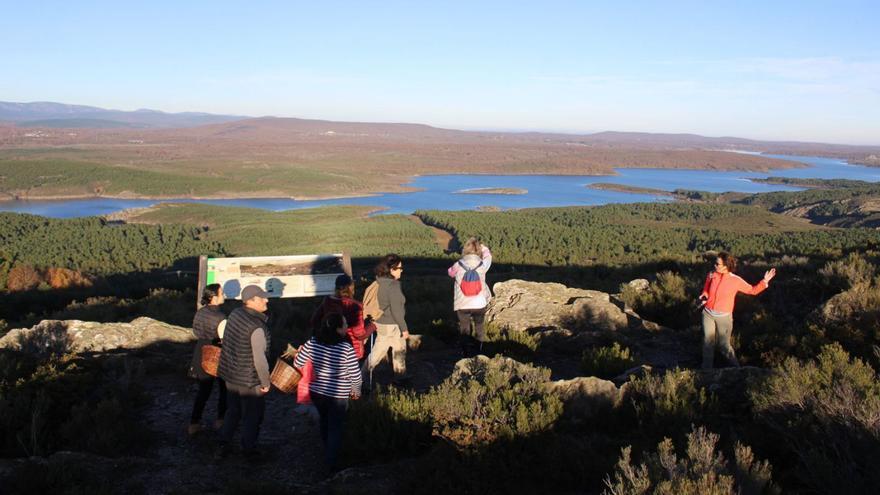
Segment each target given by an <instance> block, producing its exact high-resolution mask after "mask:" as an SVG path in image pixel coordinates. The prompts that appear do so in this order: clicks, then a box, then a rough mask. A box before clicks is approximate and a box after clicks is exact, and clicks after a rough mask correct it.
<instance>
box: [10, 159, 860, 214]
mask: <svg viewBox="0 0 880 495" xmlns="http://www.w3.org/2000/svg"><path fill="white" fill-rule="evenodd" d="M727 152H730V151H727ZM776 160H777V161H779V162H780V164H781V165H783V166H781V167H774V168H769V169H766V170H748V171H752V172H759V173H768V174H769V173H771V171H772V170H785V169H791V168H809V167H810V165H809V164H807V163H804V162H797V161H794V160H790V159H779V158H776ZM847 163H849V162H847ZM858 166H864V165H858ZM617 169H627V170H629V169H650V170H670V171H672V170H679V171H681V170H692V171H702V170H717V169H714V168H698V167H615V168H614V169H613V170H612V171H611V173H595V174H585V173H550V174H548V173H541V172H538V171H535V172H519V173H505V174H498V173H481V172H477V173H461V174H455V173H453V174H450V173H421V174H412V175H409V176H407V177H406V178H404V181H403V182H401V183H400V184H399V185H394V186H393V187H390V188H388V189H389V190H385V191H371V192H363V193H353V194H329V195H316V196H309V195H292V196H285V195H260V194H251V193H232V194H210V195H198V196H196V195H192V196H186V195H180V196H179V195H139V194H133V193H131V192H130V191H125V192H123V193H120V194H98V195H96V194H51V195H45V196H39V195H38V196H32V195H28V196H26V197H23V198H22V197H19V198H15V197H14V194H12V193H9V192H3V193H0V204H9V203H23V204H26V203H43V202H45V203H52V202H64V201H77V200H100V199H108V200H132V201H155V202H157V203H158V202H174V201H181V202H189V201H223V200H292V201H328V200H337V199H353V198H370V197H380V196H383V195H386V194H407V193H413V192H419V191H423V190H424V188H421V187H413V186H411V185H408V184H412V183H413V182H414V181H415V179H417V178H419V177H434V176H444V175H461V176H491V175H499V176H519V177H528V176H550V177H578V176H582V177H613V176H617V175H620V173H619V172H618V171H617ZM736 170H743V171H746V170H745V169H738V168H731V169H724V171H736ZM594 184H610V185H604V186H598V187H593V184H590V185H588V186H587V187H591V188H594V189H599V190H601V189H605V190H612V191H617V192H624V193H633V194H655V195H668V196H674V193H672V192H669V191H662V190H657V191H653V190H651V188H645V189H646V190H644V191H639V190H627V189H626V186H616V185H613V184H611V183H594ZM480 189H481V188H477V189H463V190H460V191H455V192H454V193H456V194H499V195H520V194H527V190H524V191H526V192H516V193H507V192H484V191H481V190H480ZM482 189H505V188H482ZM513 189H520V188H513Z"/></svg>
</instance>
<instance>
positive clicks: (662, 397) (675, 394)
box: [626, 369, 711, 433]
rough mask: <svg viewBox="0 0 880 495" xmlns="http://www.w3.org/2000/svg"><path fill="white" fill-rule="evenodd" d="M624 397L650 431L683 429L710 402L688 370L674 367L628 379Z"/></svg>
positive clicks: (644, 428) (691, 372) (644, 429)
mask: <svg viewBox="0 0 880 495" xmlns="http://www.w3.org/2000/svg"><path fill="white" fill-rule="evenodd" d="M626 397H627V398H628V399H629V403H630V404H631V405H632V412H633V413H634V415H635V419H636V421H637V423H638V425H639V426H640V427H641V428H642V429H643V431H645V432H649V433H656V432H660V431H664V432H668V431H670V430H672V431H679V430H680V431H684V430H686V429H687V426H688V425H690V424H692V423H693V422H695V421H696V420H699V419H701V416H702V415H703V414H704V413H706V412H708V410H709V407H710V406H711V403H710V401H709V399H708V398H707V396H706V392H705V390H704V389H702V388H699V387H697V384H696V377H695V374H694V372H693V371H690V370H679V369H674V370H670V371H667V372H666V373H664V374H663V375H662V376H657V375H655V374H652V373H647V374H645V376H643V377H641V378H636V379H634V380H632V381H631V382H629V385H628V387H627V389H626Z"/></svg>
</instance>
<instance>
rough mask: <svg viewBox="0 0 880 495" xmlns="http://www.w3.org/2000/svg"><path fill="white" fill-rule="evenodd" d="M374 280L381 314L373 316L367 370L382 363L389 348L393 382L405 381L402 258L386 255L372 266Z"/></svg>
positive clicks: (407, 329)
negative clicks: (372, 330) (401, 284)
mask: <svg viewBox="0 0 880 495" xmlns="http://www.w3.org/2000/svg"><path fill="white" fill-rule="evenodd" d="M375 273H376V282H377V283H378V284H379V290H378V294H377V299H378V303H379V308H380V309H381V310H382V316H380V317H379V318H378V319H376V321H375V323H376V342H375V343H374V345H373V348H372V350H371V351H370V357H369V358H368V360H367V370H366V371H368V372H372V370H373V369H374V368H375V367H376V366H377V365H378V364H379V363H381V362H382V360H383V359H384V358H385V356H386V355H387V354H388V350H389V349H391V367H392V368H393V369H394V381H395V382H396V383H402V382H405V381H406V378H407V377H406V339H408V338H409V326H408V325H407V324H406V297H405V296H404V295H403V291H402V290H401V288H400V277H401V276H402V275H403V260H402V259H401V258H400V256H398V255H396V254H388V255H386V256H385V257H383V258H382V260H381V261H379V264H378V265H376V270H375Z"/></svg>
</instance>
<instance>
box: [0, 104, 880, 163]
mask: <svg viewBox="0 0 880 495" xmlns="http://www.w3.org/2000/svg"><path fill="white" fill-rule="evenodd" d="M2 122H7V123H12V124H13V125H14V126H16V127H19V128H21V127H39V128H44V129H53V128H54V129H61V128H66V129H69V128H78V129H95V131H94V132H102V131H101V130H106V131H103V132H134V133H138V132H142V131H148V132H152V133H154V134H153V135H152V136H151V137H152V138H159V137H160V136H162V135H163V134H166V133H164V132H163V129H180V128H188V130H187V131H186V132H181V131H174V132H173V134H168V135H167V137H169V138H171V137H173V138H174V139H184V140H185V139H187V138H190V139H206V140H212V139H226V140H233V141H239V142H251V143H255V142H262V143H265V142H271V143H276V144H278V143H288V144H304V143H310V144H313V145H316V146H319V147H326V145H328V144H331V143H343V142H347V143H348V144H349V145H352V144H353V145H357V146H361V145H369V144H371V143H372V144H382V145H388V144H391V143H396V144H403V143H410V144H412V143H417V144H420V145H432V144H435V145H436V144H438V143H457V144H470V145H473V146H478V147H481V148H485V147H487V146H488V147H498V146H501V147H504V146H509V147H517V146H522V145H526V146H531V147H534V146H561V147H564V148H569V151H571V149H572V148H584V149H590V150H592V151H593V152H594V153H595V152H599V150H607V151H610V152H616V151H622V150H655V151H682V150H705V151H718V150H725V151H740V152H763V153H771V154H773V153H777V154H790V155H816V156H827V157H835V158H842V159H847V160H850V161H852V162H853V163H862V164H866V165H873V166H880V146H853V145H840V144H828V143H809V142H794V141H759V140H753V139H743V138H737V137H706V136H700V135H697V134H663V133H646V132H615V131H606V132H598V133H593V134H561V133H548V132H493V131H462V130H456V129H443V128H438V127H432V126H429V125H424V124H408V123H378V122H334V121H327V120H311V119H298V118H276V117H261V118H252V117H245V116H237V115H215V114H209V113H198V112H182V113H166V112H161V111H158V110H147V109H141V110H135V111H122V110H107V109H103V108H98V107H90V106H83V105H67V104H63V103H53V102H34V103H11V102H0V123H2ZM155 133H158V134H155ZM142 138H143V136H141V135H140V134H136V135H133V136H128V137H127V139H134V140H138V139H142ZM328 139H331V140H332V141H327V140H328ZM556 149H557V150H558V149H559V148H556Z"/></svg>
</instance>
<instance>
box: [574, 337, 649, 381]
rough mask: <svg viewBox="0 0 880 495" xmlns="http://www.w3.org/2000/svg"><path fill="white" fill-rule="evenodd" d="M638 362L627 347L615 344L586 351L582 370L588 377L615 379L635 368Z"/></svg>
mask: <svg viewBox="0 0 880 495" xmlns="http://www.w3.org/2000/svg"><path fill="white" fill-rule="evenodd" d="M635 364H636V361H635V359H633V357H632V353H631V352H630V350H629V349H628V348H626V347H621V346H620V344H618V343H617V342H615V343H614V344H612V345H610V346H605V347H596V348H592V349H586V350H584V353H583V356H582V358H581V369H583V371H584V373H585V374H586V375H588V376H596V377H599V378H614V377H616V376H618V375H620V374H621V373H623V372H624V371H626V370H628V369H630V368H632V367H633V366H635Z"/></svg>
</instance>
